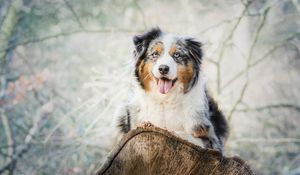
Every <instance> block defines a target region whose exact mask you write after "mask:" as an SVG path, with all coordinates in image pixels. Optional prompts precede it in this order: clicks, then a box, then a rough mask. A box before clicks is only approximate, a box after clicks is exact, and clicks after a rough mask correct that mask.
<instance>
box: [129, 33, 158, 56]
mask: <svg viewBox="0 0 300 175" xmlns="http://www.w3.org/2000/svg"><path fill="white" fill-rule="evenodd" d="M161 33H162V32H161V30H160V29H159V28H153V29H151V30H149V31H147V32H146V33H144V34H142V35H136V36H134V37H133V44H134V47H135V50H134V55H135V57H141V56H142V55H144V54H145V53H146V51H147V48H148V46H149V44H150V42H151V41H152V40H154V39H155V38H157V37H159V36H160V35H161Z"/></svg>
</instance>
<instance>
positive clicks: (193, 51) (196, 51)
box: [185, 38, 203, 65]
mask: <svg viewBox="0 0 300 175" xmlns="http://www.w3.org/2000/svg"><path fill="white" fill-rule="evenodd" d="M185 44H186V47H187V49H188V52H189V55H190V57H191V58H192V59H193V60H194V61H195V62H196V63H197V64H198V65H200V64H201V62H202V56H203V52H202V43H201V42H199V41H196V40H195V39H193V38H186V39H185Z"/></svg>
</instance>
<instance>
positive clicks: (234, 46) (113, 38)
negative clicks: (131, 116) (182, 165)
mask: <svg viewBox="0 0 300 175" xmlns="http://www.w3.org/2000/svg"><path fill="white" fill-rule="evenodd" d="M299 12H300V0H248V1H247V0H226V1H217V0H198V1H197V0H176V1H175V0H162V1H158V0H156V1H147V0H141V1H138V0H0V174H16V175H20V174H24V175H35V174H39V175H42V174H66V175H68V174H90V173H91V172H92V171H94V170H95V168H97V167H98V166H99V165H101V163H102V162H103V161H104V160H105V155H106V154H107V152H108V151H109V150H110V149H111V148H112V146H111V145H110V138H111V133H112V131H111V127H110V125H111V120H112V114H113V111H114V109H115V107H116V105H117V104H119V103H120V102H122V100H124V99H126V96H127V94H128V92H129V91H130V89H131V84H130V80H131V78H130V71H131V66H130V65H131V63H132V61H133V60H132V51H133V44H132V36H133V35H135V34H140V33H142V32H144V31H145V30H148V29H150V28H151V27H156V26H159V27H160V28H161V29H162V30H163V31H166V32H171V33H175V34H178V35H184V36H191V37H194V38H197V39H198V40H199V41H201V42H203V44H204V47H203V49H204V52H205V58H204V59H205V61H204V63H203V70H204V74H206V76H207V79H208V82H209V89H210V91H211V92H212V94H213V96H214V97H215V98H216V99H217V101H218V102H219V104H220V107H221V109H222V110H223V111H224V113H225V114H226V117H227V119H228V121H229V123H230V127H231V134H230V138H229V140H228V142H227V145H226V153H225V154H226V155H227V156H234V155H239V156H241V157H242V158H243V159H244V160H246V161H247V162H248V163H249V164H250V165H251V167H252V168H253V169H254V170H255V172H256V173H257V174H288V175H296V174H298V175H299V174H300V127H299V124H300V76H299V73H300V16H299V15H300V13H299Z"/></svg>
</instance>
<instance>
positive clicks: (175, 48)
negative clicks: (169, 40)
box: [169, 45, 177, 55]
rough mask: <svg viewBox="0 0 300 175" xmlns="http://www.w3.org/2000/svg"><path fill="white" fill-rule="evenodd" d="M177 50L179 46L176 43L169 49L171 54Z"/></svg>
mask: <svg viewBox="0 0 300 175" xmlns="http://www.w3.org/2000/svg"><path fill="white" fill-rule="evenodd" d="M175 52H177V47H176V46H175V45H173V46H172V47H171V48H170V50H169V54H170V55H174V53H175Z"/></svg>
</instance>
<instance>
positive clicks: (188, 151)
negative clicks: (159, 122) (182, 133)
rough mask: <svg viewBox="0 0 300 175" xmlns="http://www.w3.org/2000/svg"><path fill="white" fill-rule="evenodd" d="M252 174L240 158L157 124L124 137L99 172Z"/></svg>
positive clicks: (115, 174)
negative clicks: (175, 133) (199, 143)
mask: <svg viewBox="0 0 300 175" xmlns="http://www.w3.org/2000/svg"><path fill="white" fill-rule="evenodd" d="M155 174H171V175H176V174H178V175H183V174H197V175H198V174H203V175H210V174H212V175H231V174H241V175H249V174H253V172H252V171H251V169H250V167H249V166H248V165H247V164H246V163H245V162H244V161H243V160H241V159H240V158H238V157H232V158H227V157H224V156H222V154H221V153H219V152H218V151H215V150H211V149H203V148H201V147H199V146H196V145H194V144H192V143H190V142H187V141H185V140H183V139H181V138H179V137H177V136H174V135H173V134H172V133H170V132H168V131H166V130H163V129H160V128H157V127H154V126H149V127H144V128H137V129H136V130H132V131H130V132H129V133H128V134H126V135H125V136H124V138H123V139H122V140H121V141H120V142H119V144H118V145H117V146H116V147H115V149H113V151H112V152H111V153H110V155H109V156H108V158H107V161H106V162H105V163H104V165H102V167H101V168H100V169H99V170H98V171H97V172H96V175H155Z"/></svg>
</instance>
